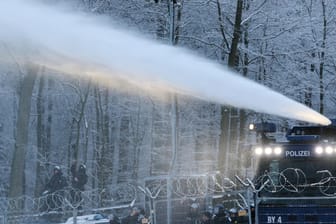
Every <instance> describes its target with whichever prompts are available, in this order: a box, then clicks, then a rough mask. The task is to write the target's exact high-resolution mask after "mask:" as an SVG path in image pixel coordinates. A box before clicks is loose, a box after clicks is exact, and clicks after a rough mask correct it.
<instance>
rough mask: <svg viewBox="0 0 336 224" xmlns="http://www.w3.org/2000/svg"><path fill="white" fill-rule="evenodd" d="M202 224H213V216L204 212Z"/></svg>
mask: <svg viewBox="0 0 336 224" xmlns="http://www.w3.org/2000/svg"><path fill="white" fill-rule="evenodd" d="M201 224H213V221H212V214H211V213H210V212H203V213H202V216H201Z"/></svg>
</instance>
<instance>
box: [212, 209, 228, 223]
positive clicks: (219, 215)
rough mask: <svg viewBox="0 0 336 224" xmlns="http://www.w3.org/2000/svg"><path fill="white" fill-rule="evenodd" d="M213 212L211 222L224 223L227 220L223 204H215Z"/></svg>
mask: <svg viewBox="0 0 336 224" xmlns="http://www.w3.org/2000/svg"><path fill="white" fill-rule="evenodd" d="M214 214H215V216H214V218H213V224H224V223H226V222H227V217H226V213H225V209H224V206H223V205H221V204H218V205H216V206H215V208H214Z"/></svg>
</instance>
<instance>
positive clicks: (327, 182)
mask: <svg viewBox="0 0 336 224" xmlns="http://www.w3.org/2000/svg"><path fill="white" fill-rule="evenodd" d="M251 127H252V126H251ZM250 129H253V130H255V131H256V133H257V135H261V139H260V141H259V142H257V144H256V145H254V146H253V147H252V151H253V154H254V162H255V168H256V175H255V177H254V180H253V183H254V189H255V191H254V205H255V208H254V209H255V223H259V224H264V223H265V224H266V223H283V224H286V223H287V224H289V223H291V224H294V223H300V224H305V223H307V224H308V223H336V122H335V120H332V124H330V125H328V126H320V125H316V126H314V125H310V126H295V127H293V128H291V129H290V130H289V131H288V132H287V134H286V140H282V141H279V142H278V141H277V140H276V139H275V138H274V137H270V135H269V133H273V132H275V129H276V127H275V125H274V124H270V123H265V122H264V123H261V124H257V125H254V126H253V128H250Z"/></svg>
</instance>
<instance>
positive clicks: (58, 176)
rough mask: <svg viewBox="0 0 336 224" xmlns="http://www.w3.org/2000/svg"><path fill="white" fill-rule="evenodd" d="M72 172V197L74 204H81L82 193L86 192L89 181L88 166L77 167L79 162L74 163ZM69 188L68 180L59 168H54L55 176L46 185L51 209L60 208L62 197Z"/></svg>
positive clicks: (45, 192)
mask: <svg viewBox="0 0 336 224" xmlns="http://www.w3.org/2000/svg"><path fill="white" fill-rule="evenodd" d="M70 171H71V189H70V195H71V200H72V202H73V203H79V202H81V200H82V196H81V192H82V191H84V186H85V184H86V183H87V181H88V176H87V174H86V166H85V165H84V164H80V165H79V166H78V167H77V162H76V161H75V162H73V164H72V165H71V168H70ZM67 186H69V184H68V181H67V178H66V177H65V176H64V175H63V172H62V170H61V168H60V167H59V166H54V169H53V175H52V176H51V178H50V180H49V181H48V182H47V184H46V185H45V190H44V192H43V194H44V195H47V204H48V208H49V209H53V208H56V207H59V206H60V204H59V203H61V202H60V196H63V194H64V189H65V187H67Z"/></svg>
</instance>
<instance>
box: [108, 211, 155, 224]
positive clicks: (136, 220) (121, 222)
mask: <svg viewBox="0 0 336 224" xmlns="http://www.w3.org/2000/svg"><path fill="white" fill-rule="evenodd" d="M109 220H110V221H109V223H110V224H149V218H148V217H147V216H146V214H145V210H144V209H142V208H138V207H132V208H131V210H130V213H129V214H128V215H127V216H126V217H125V218H123V219H119V218H118V217H116V216H115V215H110V216H109Z"/></svg>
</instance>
